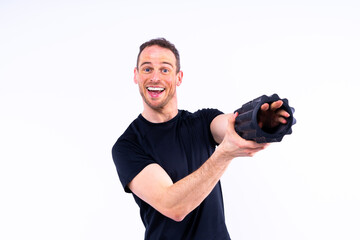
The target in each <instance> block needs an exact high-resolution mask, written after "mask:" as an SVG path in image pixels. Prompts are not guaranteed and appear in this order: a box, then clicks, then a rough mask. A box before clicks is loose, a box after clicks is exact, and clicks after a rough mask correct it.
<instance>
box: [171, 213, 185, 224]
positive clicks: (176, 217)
mask: <svg viewBox="0 0 360 240" xmlns="http://www.w3.org/2000/svg"><path fill="white" fill-rule="evenodd" d="M186 216H187V214H182V213H171V214H168V216H167V217H168V218H170V219H172V220H174V221H175V222H181V221H182V220H184V218H185V217H186Z"/></svg>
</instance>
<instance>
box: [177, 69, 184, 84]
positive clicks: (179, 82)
mask: <svg viewBox="0 0 360 240" xmlns="http://www.w3.org/2000/svg"><path fill="white" fill-rule="evenodd" d="M183 76H184V73H183V72H182V71H179V72H178V73H177V75H176V86H178V87H179V86H180V85H181V83H182V79H183Z"/></svg>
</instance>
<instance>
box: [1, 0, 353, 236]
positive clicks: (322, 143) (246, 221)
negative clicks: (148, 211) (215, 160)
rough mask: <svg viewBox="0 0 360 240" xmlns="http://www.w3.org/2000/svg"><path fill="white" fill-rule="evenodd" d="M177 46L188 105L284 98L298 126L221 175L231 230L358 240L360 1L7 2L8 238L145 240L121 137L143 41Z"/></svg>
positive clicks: (182, 99) (132, 114)
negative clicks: (116, 151)
mask: <svg viewBox="0 0 360 240" xmlns="http://www.w3.org/2000/svg"><path fill="white" fill-rule="evenodd" d="M154 37H166V38H167V39H169V40H170V41H171V42H173V43H175V45H176V46H177V48H178V49H179V51H180V55H181V64H182V70H183V71H184V79H183V84H182V85H181V86H180V87H179V88H178V97H179V108H181V109H187V110H190V111H195V110H197V109H199V108H204V107H212V108H219V109H221V110H222V111H224V112H232V111H234V110H235V109H237V108H238V107H240V106H241V105H242V104H243V103H245V102H247V101H250V100H252V99H254V98H256V97H258V96H260V95H262V94H266V95H270V94H272V93H278V94H279V95H280V97H282V98H288V99H289V103H290V105H291V106H293V107H294V108H295V109H296V112H295V117H296V119H297V124H296V125H295V126H294V127H293V134H292V135H290V136H286V137H285V138H284V139H283V141H282V142H281V143H275V144H272V146H270V147H269V148H268V149H267V150H266V151H263V152H261V153H259V154H257V155H256V156H255V157H253V158H239V159H235V160H234V161H233V162H232V164H231V165H230V168H229V169H228V171H227V172H226V173H225V175H224V176H223V178H222V184H223V191H224V198H225V206H226V212H225V214H226V219H227V224H228V228H229V232H230V234H231V236H232V238H233V239H235V240H237V239H244V240H260V239H265V240H268V239H271V240H288V239H292V240H298V239H299V240H300V239H311V240H313V239H314V240H315V239H316V240H318V239H347V240H350V239H360V230H359V226H360V204H359V203H360V187H359V183H360V174H359V172H360V164H359V159H360V158H359V154H358V153H359V151H358V148H359V146H358V145H359V136H360V131H359V117H360V115H359V107H358V106H359V104H358V99H359V98H358V92H359V90H360V87H359V86H360V83H359V80H360V70H359V66H360V4H359V3H358V1H355V0H354V1H348V0H341V1H340V0H338V1H335V0H333V1H331V0H329V1H318V0H315V1H307V0H305V1H231V0H224V1H209V0H208V1H205V0H204V1H190V0H186V1H165V0H164V1H160V0H153V1H145V0H138V1H136V0H135V1H133V0H132V1H130V0H129V1H108V0H106V1H97V0H93V1H80V0H63V1H16V0H14V1H10V0H1V1H0V81H1V85H0V114H1V116H0V160H1V162H0V164H1V165H0V191H1V192H0V193H1V197H0V238H1V239H6V240H10V239H11V240H12V239H37V240H40V239H53V240H57V239H61V240H63V239H76V240H77V239H86V240H92V239H109V240H111V239H142V238H143V233H144V227H143V225H142V222H141V220H140V216H139V210H138V207H137V205H136V204H135V202H134V200H133V198H132V196H131V195H129V194H125V193H124V191H123V190H122V187H121V184H120V181H119V180H118V177H117V173H116V170H115V167H114V164H113V162H112V157H111V147H112V145H113V144H114V143H115V141H116V139H117V138H118V137H119V136H120V135H121V134H122V132H123V131H124V130H125V129H126V127H127V126H128V125H129V124H130V122H131V121H132V120H133V119H134V118H136V117H137V115H138V114H139V113H140V112H141V111H142V102H141V97H140V95H139V94H138V89H137V86H136V85H135V84H134V83H133V81H132V78H133V69H134V66H135V62H136V56H137V53H138V47H139V46H140V44H141V43H143V42H145V41H147V40H149V39H151V38H154Z"/></svg>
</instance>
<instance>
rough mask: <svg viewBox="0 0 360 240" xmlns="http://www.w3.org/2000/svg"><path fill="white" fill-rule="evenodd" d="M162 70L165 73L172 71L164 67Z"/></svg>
mask: <svg viewBox="0 0 360 240" xmlns="http://www.w3.org/2000/svg"><path fill="white" fill-rule="evenodd" d="M162 72H163V73H169V72H170V70H169V69H166V68H164V69H162Z"/></svg>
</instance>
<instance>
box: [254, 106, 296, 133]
mask: <svg viewBox="0 0 360 240" xmlns="http://www.w3.org/2000/svg"><path fill="white" fill-rule="evenodd" d="M282 105H283V101H282V100H278V101H275V102H272V103H271V104H268V103H264V104H263V105H261V107H260V111H259V112H258V116H257V120H258V124H259V127H260V128H266V129H271V128H275V127H277V126H279V124H286V123H287V120H286V118H288V117H290V114H289V113H288V112H286V111H285V110H284V109H281V106H282Z"/></svg>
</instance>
